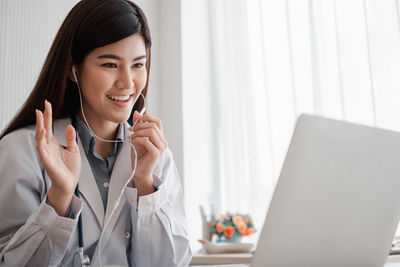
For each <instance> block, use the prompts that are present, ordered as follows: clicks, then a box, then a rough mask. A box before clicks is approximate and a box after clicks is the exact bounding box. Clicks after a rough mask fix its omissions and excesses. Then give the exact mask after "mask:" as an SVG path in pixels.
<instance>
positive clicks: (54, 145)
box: [36, 101, 81, 216]
mask: <svg viewBox="0 0 400 267" xmlns="http://www.w3.org/2000/svg"><path fill="white" fill-rule="evenodd" d="M65 139H66V141H67V148H63V147H62V146H61V145H60V144H59V143H58V142H57V140H56V139H55V137H54V136H53V129H52V109H51V104H50V102H48V101H45V110H44V114H43V113H42V112H41V111H39V110H36V149H37V151H38V154H39V157H40V160H41V161H42V163H43V165H44V168H45V170H46V172H47V174H48V176H49V177H50V179H51V187H50V189H49V191H48V192H47V201H48V202H49V203H50V205H51V206H52V207H53V208H54V209H55V210H56V211H57V213H58V214H59V215H60V216H65V215H66V213H67V211H68V207H69V205H70V203H71V199H72V197H73V195H74V191H75V187H76V185H77V184H78V181H79V176H80V172H81V156H80V153H79V148H78V145H77V143H76V132H75V129H74V128H73V127H72V125H69V126H68V127H67V128H66V129H65Z"/></svg>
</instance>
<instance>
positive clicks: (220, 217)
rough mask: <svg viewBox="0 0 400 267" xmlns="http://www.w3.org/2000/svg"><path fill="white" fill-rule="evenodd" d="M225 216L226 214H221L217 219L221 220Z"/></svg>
mask: <svg viewBox="0 0 400 267" xmlns="http://www.w3.org/2000/svg"><path fill="white" fill-rule="evenodd" d="M225 218H226V214H221V215H220V216H219V218H218V220H219V221H223V220H224V219H225Z"/></svg>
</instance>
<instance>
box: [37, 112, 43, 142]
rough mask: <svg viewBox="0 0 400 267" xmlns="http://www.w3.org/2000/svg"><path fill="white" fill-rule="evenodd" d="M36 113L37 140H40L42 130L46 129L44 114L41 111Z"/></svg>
mask: <svg viewBox="0 0 400 267" xmlns="http://www.w3.org/2000/svg"><path fill="white" fill-rule="evenodd" d="M35 112H36V140H38V139H39V137H40V134H41V132H42V130H43V129H44V125H43V113H42V112H41V111H40V110H36V111H35Z"/></svg>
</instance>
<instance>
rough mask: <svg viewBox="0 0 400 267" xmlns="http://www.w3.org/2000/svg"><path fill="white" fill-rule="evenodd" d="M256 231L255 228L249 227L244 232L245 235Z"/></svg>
mask: <svg viewBox="0 0 400 267" xmlns="http://www.w3.org/2000/svg"><path fill="white" fill-rule="evenodd" d="M252 233H254V228H247V230H246V231H245V232H244V234H243V236H248V235H251V234H252Z"/></svg>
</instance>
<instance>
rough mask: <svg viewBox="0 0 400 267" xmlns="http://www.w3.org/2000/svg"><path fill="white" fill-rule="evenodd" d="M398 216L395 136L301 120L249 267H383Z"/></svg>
mask: <svg viewBox="0 0 400 267" xmlns="http://www.w3.org/2000/svg"><path fill="white" fill-rule="evenodd" d="M399 216H400V133H397V132H393V131H388V130H382V129H377V128H372V127H367V126H361V125H356V124H351V123H346V122H341V121H335V120H331V119H325V118H321V117H316V116H310V115H302V116H300V118H299V120H298V122H297V125H296V127H295V131H294V134H293V138H292V141H291V143H290V146H289V150H288V152H287V155H286V159H285V162H284V164H283V167H282V171H281V174H280V177H279V180H278V183H277V185H276V188H275V191H274V194H273V197H272V200H271V203H270V206H269V209H268V212H267V216H266V219H265V222H264V226H263V229H262V232H261V234H260V238H259V241H258V245H257V248H256V251H255V254H254V258H253V261H252V264H251V266H253V267H261V266H262V267H280V266H285V267H289V266H290V267H293V266H296V267H338V266H352V267H353V266H354V267H356V266H360V267H361V266H362V267H368V266H371V267H372V266H373V267H377V266H383V265H384V263H385V261H386V258H387V256H388V253H389V250H390V247H391V243H392V240H393V236H394V234H395V232H396V228H397V224H398V221H399Z"/></svg>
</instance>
